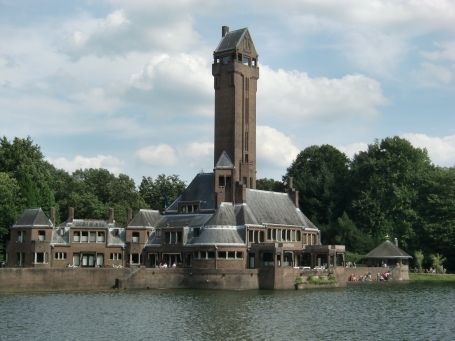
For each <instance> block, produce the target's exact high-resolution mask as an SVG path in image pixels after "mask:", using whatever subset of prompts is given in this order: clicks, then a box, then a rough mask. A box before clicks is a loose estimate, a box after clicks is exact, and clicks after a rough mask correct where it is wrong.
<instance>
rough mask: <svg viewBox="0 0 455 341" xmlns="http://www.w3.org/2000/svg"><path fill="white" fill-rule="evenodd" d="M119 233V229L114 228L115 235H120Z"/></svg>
mask: <svg viewBox="0 0 455 341" xmlns="http://www.w3.org/2000/svg"><path fill="white" fill-rule="evenodd" d="M118 235H119V230H118V229H115V230H114V237H118Z"/></svg>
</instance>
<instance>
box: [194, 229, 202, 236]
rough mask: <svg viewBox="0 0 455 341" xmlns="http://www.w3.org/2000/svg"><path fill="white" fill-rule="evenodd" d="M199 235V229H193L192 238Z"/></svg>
mask: <svg viewBox="0 0 455 341" xmlns="http://www.w3.org/2000/svg"><path fill="white" fill-rule="evenodd" d="M200 234H201V228H200V227H195V228H194V232H193V236H194V237H199V236H200Z"/></svg>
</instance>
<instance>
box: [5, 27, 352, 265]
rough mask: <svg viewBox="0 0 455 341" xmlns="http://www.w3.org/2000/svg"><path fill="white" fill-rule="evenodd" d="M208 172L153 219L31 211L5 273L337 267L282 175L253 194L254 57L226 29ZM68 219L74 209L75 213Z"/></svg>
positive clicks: (334, 254)
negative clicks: (277, 186)
mask: <svg viewBox="0 0 455 341" xmlns="http://www.w3.org/2000/svg"><path fill="white" fill-rule="evenodd" d="M213 57H214V59H213V65H212V75H213V77H214V89H215V90H214V91H215V138H214V144H215V148H214V169H213V172H211V173H201V174H198V175H196V177H195V178H194V179H193V181H192V182H191V183H190V185H189V186H188V187H187V188H186V190H185V191H184V193H182V194H181V195H180V196H179V197H178V198H177V199H176V200H175V201H174V202H173V203H172V204H171V205H170V206H169V207H168V208H167V209H166V211H165V212H163V213H160V212H158V211H154V210H145V209H144V210H140V211H139V212H137V213H136V214H135V216H134V217H133V215H132V212H131V210H130V211H129V212H128V222H129V223H128V225H127V226H126V227H121V226H118V225H117V224H116V222H115V220H114V212H113V210H110V212H109V218H108V220H106V221H104V220H89V219H75V217H74V216H75V212H74V210H73V209H72V208H70V209H69V214H68V220H67V221H66V222H64V223H62V224H60V225H58V226H55V225H54V218H53V217H54V216H55V213H54V212H53V211H51V212H50V218H47V217H46V215H45V214H44V212H42V211H41V209H39V208H33V209H26V210H25V211H24V213H23V214H22V215H21V216H20V217H19V218H18V220H17V222H16V223H15V224H14V225H13V227H12V228H11V241H10V242H9V243H8V245H7V262H6V266H8V267H15V266H19V267H65V266H68V265H70V266H80V267H96V266H103V267H104V266H110V267H112V266H124V267H134V266H145V267H157V266H160V264H162V265H164V264H166V265H167V266H168V267H171V266H172V265H173V264H175V266H177V267H182V268H194V269H275V271H277V270H278V269H283V268H294V267H300V268H301V267H310V268H336V267H337V266H339V267H343V266H344V246H340V245H331V246H324V245H321V243H320V240H321V239H320V231H319V230H318V228H317V227H316V226H314V224H313V223H312V222H311V221H310V220H309V219H308V218H307V217H306V216H305V215H304V214H303V213H302V212H301V211H300V209H299V205H298V192H297V191H295V189H294V188H293V184H292V178H290V179H289V182H288V184H287V189H286V192H284V193H275V192H268V191H260V190H256V189H255V188H256V91H257V81H258V79H259V64H258V54H257V52H256V48H255V46H254V44H253V41H252V38H251V35H250V33H249V31H248V29H247V28H244V29H240V30H236V31H232V32H229V28H228V27H226V26H223V28H222V38H221V41H220V43H219V44H218V46H217V47H216V49H215V51H214V53H213ZM76 214H77V212H76Z"/></svg>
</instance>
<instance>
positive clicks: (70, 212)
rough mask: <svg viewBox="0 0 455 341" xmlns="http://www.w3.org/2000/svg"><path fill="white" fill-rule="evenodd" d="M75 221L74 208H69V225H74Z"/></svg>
mask: <svg viewBox="0 0 455 341" xmlns="http://www.w3.org/2000/svg"><path fill="white" fill-rule="evenodd" d="M73 220H74V207H68V223H72V222H73Z"/></svg>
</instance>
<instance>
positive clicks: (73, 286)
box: [0, 268, 130, 292]
mask: <svg viewBox="0 0 455 341" xmlns="http://www.w3.org/2000/svg"><path fill="white" fill-rule="evenodd" d="M129 272H130V269H126V268H123V269H84V268H65V269H30V268H20V269H10V268H4V269H0V292H21V291H56V290H104V289H109V288H112V287H113V286H114V285H115V279H116V278H118V277H125V276H126V274H128V273H129Z"/></svg>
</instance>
